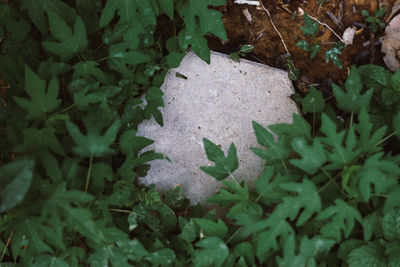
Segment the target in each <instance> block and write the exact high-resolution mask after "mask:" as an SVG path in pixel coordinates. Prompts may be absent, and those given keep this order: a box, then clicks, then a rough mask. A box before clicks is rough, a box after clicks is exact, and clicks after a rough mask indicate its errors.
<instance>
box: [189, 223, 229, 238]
mask: <svg viewBox="0 0 400 267" xmlns="http://www.w3.org/2000/svg"><path fill="white" fill-rule="evenodd" d="M194 221H195V222H196V223H197V224H198V225H199V226H200V228H201V230H202V231H203V232H204V234H205V235H206V236H216V237H219V238H221V239H224V237H225V235H226V234H227V232H228V227H227V226H226V224H225V223H224V222H223V221H222V220H221V219H218V221H217V222H214V221H212V220H207V219H202V218H195V219H194Z"/></svg>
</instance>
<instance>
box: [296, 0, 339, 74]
mask: <svg viewBox="0 0 400 267" xmlns="http://www.w3.org/2000/svg"><path fill="white" fill-rule="evenodd" d="M320 4H321V5H324V4H325V3H320ZM301 30H302V32H303V33H304V35H306V36H310V37H311V41H307V40H305V39H301V40H299V41H298V42H297V44H296V46H297V47H299V48H300V49H302V50H304V51H306V52H310V59H313V58H314V57H315V56H316V55H317V54H318V53H321V52H322V50H321V41H320V40H319V39H318V38H317V37H316V34H317V33H318V30H319V23H318V22H317V21H315V22H314V20H313V19H312V18H310V16H309V15H308V14H307V13H304V26H301ZM344 48H345V44H344V43H343V42H341V41H339V42H336V43H335V45H334V46H332V47H331V48H329V49H328V50H326V52H325V61H326V63H328V62H329V61H332V63H333V64H335V66H336V67H338V68H339V69H342V68H343V66H342V64H341V62H340V59H339V56H340V55H341V54H342V52H343V49H344Z"/></svg>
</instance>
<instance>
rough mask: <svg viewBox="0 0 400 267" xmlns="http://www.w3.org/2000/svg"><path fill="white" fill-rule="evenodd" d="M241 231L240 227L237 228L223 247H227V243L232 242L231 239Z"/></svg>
mask: <svg viewBox="0 0 400 267" xmlns="http://www.w3.org/2000/svg"><path fill="white" fill-rule="evenodd" d="M241 229H242V227H240V228H238V229H237V230H236V231H235V232H234V233H233V234H232V235H231V236H230V237H229V239H228V240H226V242H225V245H227V244H228V243H229V242H231V241H232V239H233V238H234V237H235V236H236V235H237V234H238V233H239V231H240V230H241Z"/></svg>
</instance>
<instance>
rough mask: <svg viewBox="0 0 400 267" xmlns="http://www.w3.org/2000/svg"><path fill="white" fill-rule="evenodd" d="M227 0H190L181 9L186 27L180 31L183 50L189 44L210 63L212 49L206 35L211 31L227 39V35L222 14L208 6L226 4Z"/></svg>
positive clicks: (180, 12)
mask: <svg viewBox="0 0 400 267" xmlns="http://www.w3.org/2000/svg"><path fill="white" fill-rule="evenodd" d="M224 4H225V0H214V1H210V0H206V1H197V0H188V1H185V2H184V4H183V5H182V8H181V9H179V14H180V15H181V17H183V21H184V23H185V26H186V27H185V28H184V29H183V30H181V32H180V33H179V35H178V36H179V41H180V42H179V43H180V46H181V49H182V50H186V49H187V48H188V46H189V45H191V46H192V49H193V51H194V52H195V53H196V54H197V55H198V56H199V57H200V58H201V59H203V60H204V61H206V62H207V63H210V49H209V48H208V46H207V41H206V39H205V38H204V37H203V36H204V35H206V34H208V33H211V34H214V35H215V36H217V37H219V38H221V39H224V40H226V39H227V35H226V31H225V28H224V24H223V22H222V19H221V18H222V14H221V13H220V12H219V11H217V10H213V9H209V8H208V6H220V5H224Z"/></svg>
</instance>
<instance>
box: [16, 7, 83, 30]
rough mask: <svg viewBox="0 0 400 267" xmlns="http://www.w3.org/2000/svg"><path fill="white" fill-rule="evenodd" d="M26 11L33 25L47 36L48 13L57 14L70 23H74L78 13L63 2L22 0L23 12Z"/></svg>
mask: <svg viewBox="0 0 400 267" xmlns="http://www.w3.org/2000/svg"><path fill="white" fill-rule="evenodd" d="M24 10H26V11H27V12H28V15H29V17H30V18H31V20H32V22H33V24H34V25H35V26H36V28H37V29H38V30H39V31H40V32H41V33H42V34H46V33H47V29H48V24H47V19H46V11H51V12H54V13H57V14H58V15H59V16H61V17H63V18H64V19H66V20H69V21H68V22H70V23H72V22H73V20H74V19H75V18H76V16H77V15H76V11H75V10H74V9H73V8H71V7H70V6H69V5H68V4H66V3H65V2H64V1H61V0H43V1H35V0H22V1H21V11H24Z"/></svg>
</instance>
